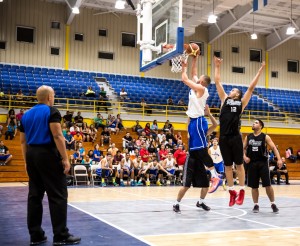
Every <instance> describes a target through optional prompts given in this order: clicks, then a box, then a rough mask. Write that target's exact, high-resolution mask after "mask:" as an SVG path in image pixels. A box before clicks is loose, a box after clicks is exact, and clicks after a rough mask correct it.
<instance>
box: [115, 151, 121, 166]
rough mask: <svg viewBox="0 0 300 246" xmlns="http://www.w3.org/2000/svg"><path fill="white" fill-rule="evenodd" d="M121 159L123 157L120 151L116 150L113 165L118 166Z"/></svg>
mask: <svg viewBox="0 0 300 246" xmlns="http://www.w3.org/2000/svg"><path fill="white" fill-rule="evenodd" d="M122 159H123V155H122V154H121V151H120V150H118V151H117V154H116V155H115V156H114V159H113V165H119V164H120V162H121V160H122Z"/></svg>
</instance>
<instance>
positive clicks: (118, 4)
mask: <svg viewBox="0 0 300 246" xmlns="http://www.w3.org/2000/svg"><path fill="white" fill-rule="evenodd" d="M115 8H116V9H125V2H124V1H123V0H117V1H116V4H115Z"/></svg>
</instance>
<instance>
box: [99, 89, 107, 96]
mask: <svg viewBox="0 0 300 246" xmlns="http://www.w3.org/2000/svg"><path fill="white" fill-rule="evenodd" d="M99 95H100V96H102V98H105V97H106V91H105V90H104V87H101V89H100V93H99Z"/></svg>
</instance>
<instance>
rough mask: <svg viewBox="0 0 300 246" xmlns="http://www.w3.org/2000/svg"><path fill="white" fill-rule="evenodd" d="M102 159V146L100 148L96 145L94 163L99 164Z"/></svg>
mask: <svg viewBox="0 0 300 246" xmlns="http://www.w3.org/2000/svg"><path fill="white" fill-rule="evenodd" d="M100 157H101V151H100V146H99V144H95V146H94V156H93V161H94V162H95V163H99V162H100Z"/></svg>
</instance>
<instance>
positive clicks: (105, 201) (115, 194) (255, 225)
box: [0, 181, 300, 246]
mask: <svg viewBox="0 0 300 246" xmlns="http://www.w3.org/2000/svg"><path fill="white" fill-rule="evenodd" d="M291 183H292V184H291V185H289V186H287V185H284V184H282V185H280V186H273V187H274V189H275V195H276V203H277V205H278V207H279V210H280V211H279V214H274V213H272V210H271V208H270V204H269V202H268V199H267V197H266V195H265V191H264V190H263V189H260V193H261V199H260V212H259V213H258V214H254V213H252V208H253V204H252V200H251V191H250V189H248V188H247V190H246V199H245V203H244V204H243V205H242V206H234V207H233V208H229V207H228V192H226V191H224V190H223V189H222V187H220V188H219V189H218V190H217V191H216V192H215V193H213V194H209V195H208V196H207V199H206V203H207V205H209V206H210V207H211V208H212V210H211V211H209V212H206V211H203V210H201V209H198V208H196V207H195V204H196V201H197V199H198V196H199V190H198V189H193V188H191V189H190V190H189V191H188V193H187V194H186V197H185V198H184V199H183V201H182V204H181V210H182V212H181V214H175V213H174V212H173V211H172V204H173V202H174V200H175V198H176V195H177V192H178V189H179V187H178V186H170V187H155V186H151V187H124V188H122V187H116V188H113V187H106V188H102V187H97V186H95V187H87V186H84V185H80V186H78V187H79V188H76V187H70V188H69V210H68V212H69V217H68V221H69V223H68V225H69V228H70V230H71V232H72V233H74V234H76V235H80V236H81V237H82V243H81V245H147V244H148V245H185V246H186V245H211V244H221V245H249V246H250V245H251V246H252V245H264V246H266V245H272V246H274V245H275V246H276V245H281V246H282V245H289V246H292V245H300V220H299V214H300V189H299V188H300V182H299V181H291ZM26 195H27V184H26V183H9V184H5V183H2V184H0V197H1V201H0V207H1V213H0V223H1V225H2V226H1V227H2V229H1V230H0V245H17V246H19V245H28V242H29V236H28V233H27V227H26ZM45 198H46V197H45ZM44 203H45V206H44V208H45V209H44V213H45V216H44V221H43V226H44V229H45V231H46V234H47V235H48V242H47V243H46V244H44V245H51V242H52V233H51V223H50V219H49V211H48V204H47V199H44ZM11 228H13V230H12V229H11Z"/></svg>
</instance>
